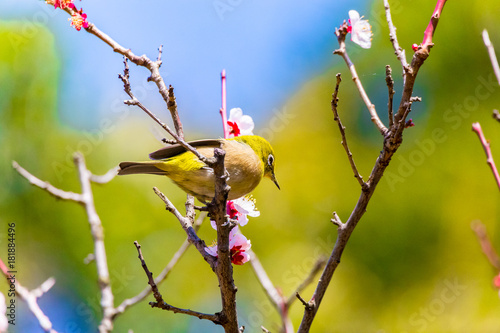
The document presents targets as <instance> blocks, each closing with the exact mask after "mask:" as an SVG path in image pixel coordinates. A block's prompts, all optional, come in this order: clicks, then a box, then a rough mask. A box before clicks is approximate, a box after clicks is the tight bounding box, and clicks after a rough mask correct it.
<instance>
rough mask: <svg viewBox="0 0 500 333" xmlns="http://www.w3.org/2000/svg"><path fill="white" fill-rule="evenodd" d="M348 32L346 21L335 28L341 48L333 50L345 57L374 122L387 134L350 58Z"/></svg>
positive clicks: (383, 133)
mask: <svg viewBox="0 0 500 333" xmlns="http://www.w3.org/2000/svg"><path fill="white" fill-rule="evenodd" d="M346 34H347V23H344V25H342V26H341V27H340V29H335V35H336V36H337V40H338V42H339V48H338V49H337V50H335V51H333V53H334V54H338V55H339V56H341V57H342V58H343V59H344V61H345V63H346V64H347V67H349V70H350V71H351V76H352V80H353V81H354V83H355V84H356V87H357V88H358V91H359V95H360V96H361V99H362V100H363V102H365V105H366V107H367V108H368V112H370V116H371V120H372V122H373V123H374V124H375V125H376V126H377V128H378V130H379V131H380V133H381V134H382V135H385V134H386V133H387V127H385V125H384V124H383V123H382V121H381V120H380V118H379V116H378V114H377V110H376V109H375V105H373V103H372V102H371V101H370V98H369V97H368V95H367V94H366V91H365V88H363V84H362V83H361V80H360V78H359V76H358V73H357V72H356V67H354V64H353V63H352V61H351V59H350V58H349V55H348V54H347V51H346V47H345V37H346Z"/></svg>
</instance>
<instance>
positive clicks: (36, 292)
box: [0, 259, 57, 333]
mask: <svg viewBox="0 0 500 333" xmlns="http://www.w3.org/2000/svg"><path fill="white" fill-rule="evenodd" d="M0 270H1V271H2V274H3V275H4V276H5V278H6V279H7V283H8V285H9V286H10V289H9V292H11V291H12V292H14V291H15V293H16V295H18V296H19V298H21V299H22V300H23V301H25V302H26V303H27V304H28V309H29V311H30V312H31V313H32V314H33V315H34V316H35V318H36V319H37V321H38V324H39V325H40V327H41V328H42V329H43V331H44V332H48V333H57V331H56V330H55V329H53V328H52V322H51V321H50V319H49V317H47V316H46V315H45V313H44V312H43V310H42V309H41V308H40V306H39V305H38V299H39V298H40V297H42V296H43V294H45V293H46V292H48V291H49V290H50V289H51V288H52V287H53V286H54V284H55V282H56V280H54V278H49V279H47V280H46V281H45V282H44V283H42V284H41V285H40V286H39V287H38V288H35V289H33V290H31V291H30V290H28V289H27V288H25V287H23V286H22V285H21V284H20V283H19V281H18V280H17V277H16V276H15V275H16V272H14V273H12V272H10V271H9V269H8V268H7V266H6V265H5V263H4V262H3V261H2V260H1V259H0ZM12 286H14V287H12ZM13 289H14V290H13ZM3 315H4V316H5V314H3Z"/></svg>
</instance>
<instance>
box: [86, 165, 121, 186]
mask: <svg viewBox="0 0 500 333" xmlns="http://www.w3.org/2000/svg"><path fill="white" fill-rule="evenodd" d="M119 169H120V168H119V167H114V168H112V169H110V170H109V171H108V172H106V173H105V174H104V175H100V176H98V175H94V174H91V175H90V181H91V182H92V183H96V184H106V183H109V182H110V181H112V180H113V178H115V177H116V175H117V174H118V170H119Z"/></svg>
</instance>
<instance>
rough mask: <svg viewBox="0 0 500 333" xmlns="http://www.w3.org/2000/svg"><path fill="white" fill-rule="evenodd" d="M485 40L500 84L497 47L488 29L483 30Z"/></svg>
mask: <svg viewBox="0 0 500 333" xmlns="http://www.w3.org/2000/svg"><path fill="white" fill-rule="evenodd" d="M483 41H484V45H485V46H486V49H487V50H488V55H489V56H490V61H491V65H492V66H493V72H494V73H495V76H496V77H497V81H498V84H500V66H499V65H498V60H497V56H496V54H495V48H494V47H493V44H492V43H491V40H490V36H489V35H488V31H487V30H486V29H484V30H483Z"/></svg>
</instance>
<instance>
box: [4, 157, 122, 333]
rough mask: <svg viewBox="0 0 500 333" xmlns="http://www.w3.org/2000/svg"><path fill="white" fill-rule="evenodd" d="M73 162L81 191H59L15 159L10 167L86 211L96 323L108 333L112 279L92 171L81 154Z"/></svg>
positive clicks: (101, 329)
mask: <svg viewBox="0 0 500 333" xmlns="http://www.w3.org/2000/svg"><path fill="white" fill-rule="evenodd" d="M73 161H74V163H75V165H76V167H77V169H78V177H79V180H80V186H81V189H82V193H81V194H80V193H73V192H66V191H63V190H60V189H58V188H56V187H54V186H52V185H51V184H49V183H48V182H44V181H42V180H40V179H38V178H37V177H35V176H33V175H32V174H30V173H29V172H28V171H26V170H25V169H23V168H22V167H21V166H20V165H19V164H18V163H17V162H15V161H13V162H12V166H13V167H14V169H16V171H17V172H19V174H20V175H21V176H23V177H24V178H26V179H27V180H28V181H29V182H30V183H31V184H33V185H35V186H38V187H40V188H41V189H44V190H46V191H47V192H48V193H50V194H51V195H53V196H55V197H57V198H60V199H63V200H71V201H75V202H77V203H79V204H81V205H82V206H83V207H84V208H85V211H86V213H87V220H88V222H89V225H90V233H91V235H92V238H93V243H94V258H95V262H96V266H97V279H98V285H99V290H100V292H101V308H102V312H103V318H102V320H101V323H100V325H99V332H111V331H112V330H113V320H112V317H113V314H114V305H113V300H114V297H113V292H112V290H111V282H110V278H109V269H108V263H107V258H106V250H105V246H104V230H103V227H102V223H101V219H100V218H99V215H98V214H97V211H96V209H95V204H94V197H93V194H92V188H91V179H92V173H91V172H90V171H89V170H88V169H87V167H86V165H85V159H84V157H83V155H82V154H81V153H75V154H74V156H73Z"/></svg>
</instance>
